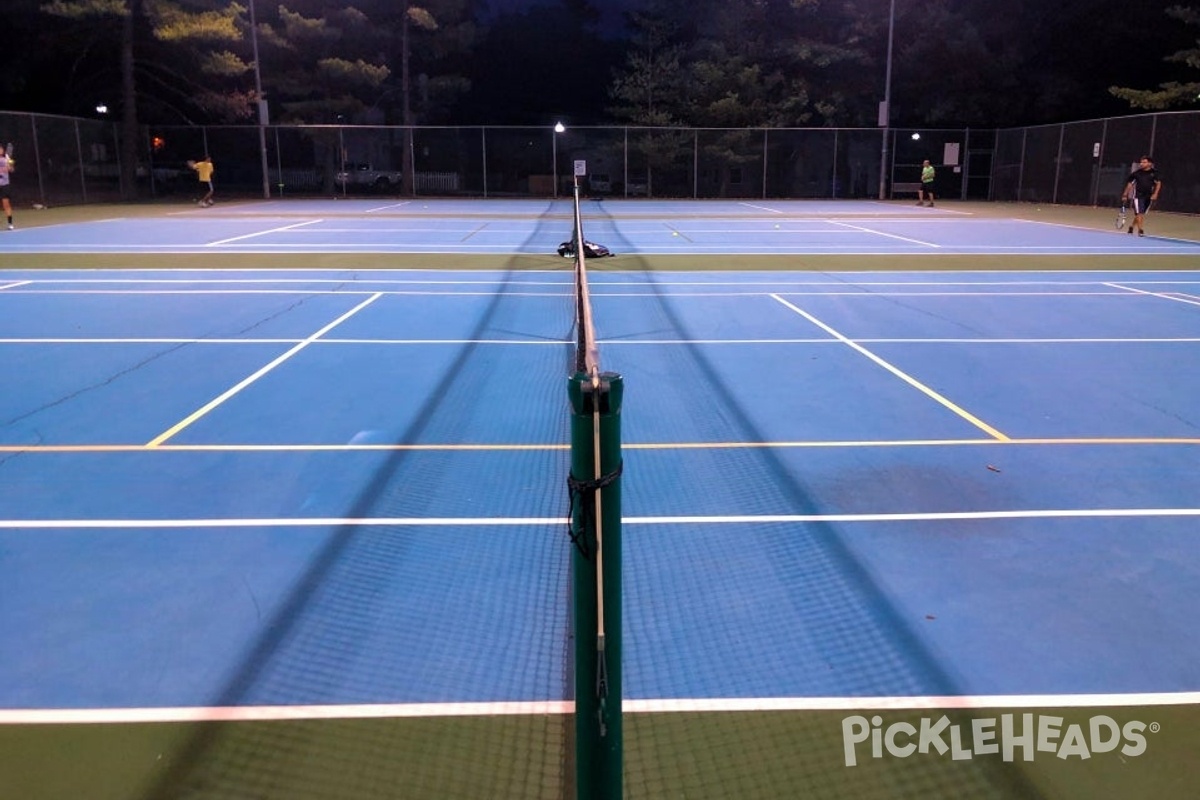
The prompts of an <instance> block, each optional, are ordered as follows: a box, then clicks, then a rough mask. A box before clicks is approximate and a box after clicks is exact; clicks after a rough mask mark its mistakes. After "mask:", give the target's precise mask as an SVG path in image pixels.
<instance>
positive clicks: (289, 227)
mask: <svg viewBox="0 0 1200 800" xmlns="http://www.w3.org/2000/svg"><path fill="white" fill-rule="evenodd" d="M318 222H324V220H320V219H310V220H305V221H304V222H297V223H295V224H294V225H284V226H283V227H281V228H271V229H269V230H265V231H256V232H255V233H247V234H246V235H244V236H234V237H233V238H232V239H222V240H220V241H218V242H209V243H208V244H206V245H204V246H205V247H216V246H217V245H222V244H229V243H230V242H240V241H241V240H243V239H253V238H254V237H256V236H266V235H267V234H268V233H279V232H280V231H290V230H292V229H293V228H300V227H302V226H304V225H315V224H316V223H318Z"/></svg>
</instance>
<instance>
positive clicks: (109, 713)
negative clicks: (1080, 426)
mask: <svg viewBox="0 0 1200 800" xmlns="http://www.w3.org/2000/svg"><path fill="white" fill-rule="evenodd" d="M1197 704H1200V692H1146V693H1141V694H1139V693H1120V694H1115V693H1114V694H1032V695H1020V694H1003V695H941V696H938V695H934V696H928V697H922V696H885V697H729V698H725V697H708V698H662V699H644V700H634V699H625V700H622V701H621V711H622V712H623V713H627V714H670V713H689V712H690V713H699V712H714V711H715V712H771V711H776V712H778V711H869V710H879V711H926V710H927V711H936V710H939V709H947V710H951V709H954V710H959V709H990V708H1015V709H1036V708H1136V707H1157V706H1187V705H1197ZM574 711H575V703H574V702H573V701H570V700H546V701H503V702H494V703H373V704H354V705H311V706H304V705H286V706H183V707H173V708H172V707H155V708H15V709H3V710H0V725H103V724H122V723H125V724H133V723H150V722H160V723H161V722H267V721H286V720H330V719H402V718H430V717H504V716H544V715H547V714H571V713H574Z"/></svg>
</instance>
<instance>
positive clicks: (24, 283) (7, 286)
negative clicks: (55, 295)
mask: <svg viewBox="0 0 1200 800" xmlns="http://www.w3.org/2000/svg"><path fill="white" fill-rule="evenodd" d="M31 283H33V281H16V282H15V283H6V284H4V285H3V286H0V292H2V291H4V290H5V289H15V288H17V287H18V286H28V285H29V284H31Z"/></svg>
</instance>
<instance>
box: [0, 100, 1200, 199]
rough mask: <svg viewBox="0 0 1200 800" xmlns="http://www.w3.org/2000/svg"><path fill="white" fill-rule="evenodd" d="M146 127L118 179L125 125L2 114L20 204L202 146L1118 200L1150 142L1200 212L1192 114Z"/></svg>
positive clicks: (790, 187) (545, 184) (290, 177)
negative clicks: (778, 124)
mask: <svg viewBox="0 0 1200 800" xmlns="http://www.w3.org/2000/svg"><path fill="white" fill-rule="evenodd" d="M409 137H411V147H407V146H406V144H407V143H406V141H405V140H406V139H407V138H409ZM139 138H140V141H139V142H138V152H139V159H138V164H137V165H136V175H137V178H136V186H134V187H132V189H130V188H129V187H125V190H124V191H122V186H121V181H120V178H121V164H120V152H121V150H120V147H119V140H120V131H119V126H118V125H116V124H115V123H113V122H111V121H102V120H88V119H75V118H67V117H54V116H48V115H40V114H24V113H12V112H9V113H0V139H2V140H3V141H5V142H12V143H14V145H15V147H16V151H17V153H16V155H17V160H18V162H19V164H20V168H19V170H18V171H17V172H16V173H15V174H14V187H13V195H14V199H16V201H17V202H18V203H25V204H31V203H43V204H46V205H50V204H55V205H62V204H72V203H87V202H98V201H111V200H116V199H120V198H122V197H125V198H131V197H136V198H159V197H179V198H191V197H192V196H199V194H200V192H199V191H198V189H197V185H196V184H197V181H196V176H195V175H194V174H193V173H192V172H191V170H189V169H188V168H187V166H186V164H187V161H189V160H196V159H199V158H201V157H202V156H203V155H205V154H210V155H211V156H212V158H213V161H214V163H215V164H216V175H215V181H216V184H217V187H218V192H219V194H220V195H221V196H223V197H226V198H228V197H234V196H243V197H263V196H271V197H330V196H349V195H352V194H370V193H374V194H380V195H391V196H395V195H398V194H400V193H401V192H409V193H411V194H412V195H414V196H423V197H438V196H463V197H553V196H559V195H567V194H569V193H570V186H571V182H572V176H573V175H574V171H575V164H576V162H578V161H583V162H585V163H586V170H587V178H586V179H585V181H584V189H585V191H587V192H588V193H589V194H591V195H593V196H614V197H664V198H665V197H674V198H757V199H771V198H788V197H794V198H881V197H883V198H887V197H903V196H910V193H914V192H915V184H916V183H917V182H918V181H919V176H920V168H921V163H922V161H924V160H926V159H929V160H930V161H931V162H932V163H933V164H934V165H935V166H936V167H937V174H938V178H937V186H936V190H937V193H938V195H939V196H940V197H943V198H962V199H983V200H987V199H990V200H1010V201H1013V200H1015V201H1029V202H1039V203H1062V204H1072V205H1111V204H1113V203H1115V202H1116V198H1117V196H1118V194H1119V192H1120V188H1121V185H1122V182H1123V180H1124V178H1125V177H1126V175H1128V173H1129V171H1130V170H1131V168H1132V166H1131V165H1132V164H1133V163H1134V162H1136V161H1137V159H1138V158H1139V157H1140V156H1142V155H1143V154H1147V153H1149V154H1153V155H1154V157H1155V159H1156V161H1157V165H1158V167H1159V169H1160V171H1161V173H1162V176H1163V190H1162V193H1161V196H1160V199H1159V204H1158V207H1159V208H1160V209H1162V210H1166V211H1183V212H1191V213H1200V112H1171V113H1161V114H1144V115H1137V116H1130V117H1118V118H1111V119H1103V120H1091V121H1084V122H1072V123H1066V124H1061V125H1042V126H1034V127H1027V128H1012V129H1004V130H991V129H982V130H980V129H952V130H945V129H942V130H925V129H920V130H917V129H903V128H891V129H887V130H880V129H878V128H739V129H717V128H640V127H572V128H568V129H566V130H565V131H561V132H556V131H555V130H554V128H552V127H550V126H545V127H504V126H470V127H468V126H461V127H432V126H430V127H425V126H419V127H414V128H406V127H399V126H360V125H309V126H268V127H265V128H260V127H258V126H254V125H235V126H219V125H210V126H192V127H185V126H151V127H148V128H142V129H141V131H140V133H139ZM405 162H408V163H405ZM406 172H411V174H412V181H411V186H407V187H406V186H405V182H404V180H403V176H404V174H405V173H406Z"/></svg>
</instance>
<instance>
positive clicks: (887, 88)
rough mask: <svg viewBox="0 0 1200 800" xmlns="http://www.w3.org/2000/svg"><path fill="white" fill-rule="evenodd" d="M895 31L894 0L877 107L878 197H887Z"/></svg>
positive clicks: (889, 13)
mask: <svg viewBox="0 0 1200 800" xmlns="http://www.w3.org/2000/svg"><path fill="white" fill-rule="evenodd" d="M895 32H896V0H892V3H891V10H890V11H889V12H888V48H887V69H886V71H885V73H884V79H883V104H882V105H881V106H880V107H879V125H880V127H882V128H883V150H882V152H881V154H880V156H879V199H880V200H886V199H887V171H888V169H887V165H888V128H889V126H890V125H891V120H892V38H893V36H894V35H895Z"/></svg>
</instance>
